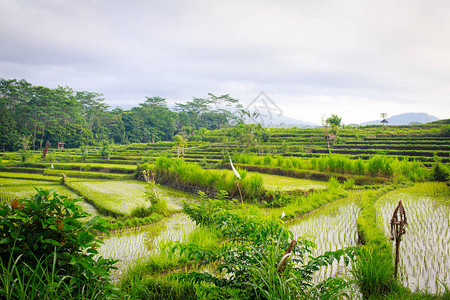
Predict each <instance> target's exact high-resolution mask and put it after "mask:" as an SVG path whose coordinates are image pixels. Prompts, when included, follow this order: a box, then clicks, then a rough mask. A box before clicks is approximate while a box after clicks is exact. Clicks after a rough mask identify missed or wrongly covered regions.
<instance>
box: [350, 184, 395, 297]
mask: <svg viewBox="0 0 450 300" xmlns="http://www.w3.org/2000/svg"><path fill="white" fill-rule="evenodd" d="M390 190H392V187H386V188H383V189H380V190H379V191H376V192H373V191H364V192H363V193H361V194H360V195H361V196H360V199H359V203H360V205H361V214H360V215H359V217H358V219H357V220H356V224H357V228H358V236H359V242H360V243H361V244H362V245H365V246H366V247H367V248H369V249H371V250H368V251H369V252H367V251H366V252H361V253H359V254H361V255H362V258H360V259H359V261H358V263H357V264H356V265H355V268H354V272H356V273H355V276H356V278H357V285H358V286H359V288H360V290H361V292H362V293H363V295H364V297H370V296H381V295H384V294H389V293H390V292H391V289H392V288H393V287H394V280H393V275H394V266H393V264H392V262H393V259H392V251H391V245H390V244H389V243H388V241H387V239H386V237H385V236H384V233H383V232H382V231H381V229H380V228H379V227H378V225H377V218H376V211H375V207H374V203H375V201H376V200H377V199H378V198H379V197H381V196H382V195H383V194H385V193H387V192H389V191H390Z"/></svg>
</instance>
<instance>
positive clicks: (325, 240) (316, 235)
mask: <svg viewBox="0 0 450 300" xmlns="http://www.w3.org/2000/svg"><path fill="white" fill-rule="evenodd" d="M359 213H360V208H359V207H358V206H357V205H355V204H354V203H350V204H347V205H342V206H341V207H339V208H335V209H330V208H329V207H324V208H322V209H319V210H317V211H315V212H314V213H312V214H310V215H308V216H306V217H305V218H304V219H301V220H300V221H299V222H297V223H296V224H294V225H291V226H290V228H289V229H290V230H291V231H292V232H293V234H294V238H297V237H300V236H304V237H306V238H307V239H308V240H310V241H312V242H314V243H315V244H316V245H317V248H316V249H314V250H313V252H312V256H318V255H322V254H324V253H325V252H326V251H335V250H337V249H342V248H345V247H349V246H356V244H357V241H358V234H357V229H356V219H357V218H358V216H359ZM346 273H347V270H345V267H344V262H343V260H341V261H340V262H339V263H338V262H334V263H333V265H332V266H330V267H327V268H322V269H321V270H320V272H318V274H317V276H316V278H315V280H316V281H320V280H323V279H325V278H327V277H330V276H337V275H342V274H344V275H345V274H346Z"/></svg>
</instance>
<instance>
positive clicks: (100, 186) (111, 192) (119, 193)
mask: <svg viewBox="0 0 450 300" xmlns="http://www.w3.org/2000/svg"><path fill="white" fill-rule="evenodd" d="M69 184H70V186H72V187H74V188H75V189H76V190H78V191H82V194H83V196H85V197H87V198H89V199H90V200H92V201H93V202H95V203H96V204H97V205H99V206H101V207H104V208H106V209H107V210H110V211H113V212H119V213H122V214H129V213H130V212H131V211H132V210H133V209H134V208H136V207H141V206H144V207H148V206H149V205H150V203H149V202H148V201H147V200H146V196H145V191H146V183H145V182H142V181H137V180H127V181H112V180H107V181H99V180H89V181H87V180H83V181H73V182H72V181H71V182H70V183H69ZM157 194H158V196H160V197H162V198H164V199H166V200H167V204H168V208H169V209H171V210H180V208H181V207H180V205H179V204H180V203H181V201H182V200H184V199H188V198H192V195H189V194H187V193H183V192H180V191H177V190H174V189H170V188H168V187H165V186H158V187H157Z"/></svg>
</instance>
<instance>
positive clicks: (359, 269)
mask: <svg viewBox="0 0 450 300" xmlns="http://www.w3.org/2000/svg"><path fill="white" fill-rule="evenodd" d="M352 274H353V277H354V278H355V280H356V282H357V284H358V287H359V290H360V292H361V293H362V294H363V296H364V297H365V298H368V297H370V296H372V295H378V296H377V297H379V295H386V294H389V293H391V292H392V290H393V288H394V286H395V284H396V282H395V281H394V276H393V275H394V272H393V267H392V262H391V261H389V260H386V259H380V256H379V255H378V254H377V253H376V252H375V251H374V249H373V248H370V247H365V246H363V247H360V248H359V249H358V256H357V259H356V260H355V262H354V264H353V268H352Z"/></svg>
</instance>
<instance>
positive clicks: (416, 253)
mask: <svg viewBox="0 0 450 300" xmlns="http://www.w3.org/2000/svg"><path fill="white" fill-rule="evenodd" d="M399 200H402V202H403V206H404V207H405V211H406V217H407V218H408V226H407V227H406V233H405V234H404V235H403V236H402V241H401V243H400V262H399V278H401V280H402V282H403V284H404V285H405V286H407V287H408V288H410V289H411V290H412V291H413V292H414V291H417V290H427V291H428V292H431V293H437V292H438V285H437V280H440V281H442V282H443V283H445V284H447V286H449V285H450V271H449V270H450V231H449V225H450V224H449V223H450V207H448V206H445V205H442V204H439V202H438V201H436V199H433V198H422V197H418V196H413V195H411V194H389V196H388V197H385V198H384V199H382V200H380V202H379V203H378V206H377V216H378V217H379V218H381V223H380V224H381V226H383V228H384V231H385V233H386V236H388V235H389V231H390V226H389V221H390V219H391V218H392V213H393V211H394V209H395V206H396V205H397V204H398V201H399ZM392 247H393V251H394V249H395V244H394V243H392ZM393 253H394V252H393ZM394 255H395V253H394Z"/></svg>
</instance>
